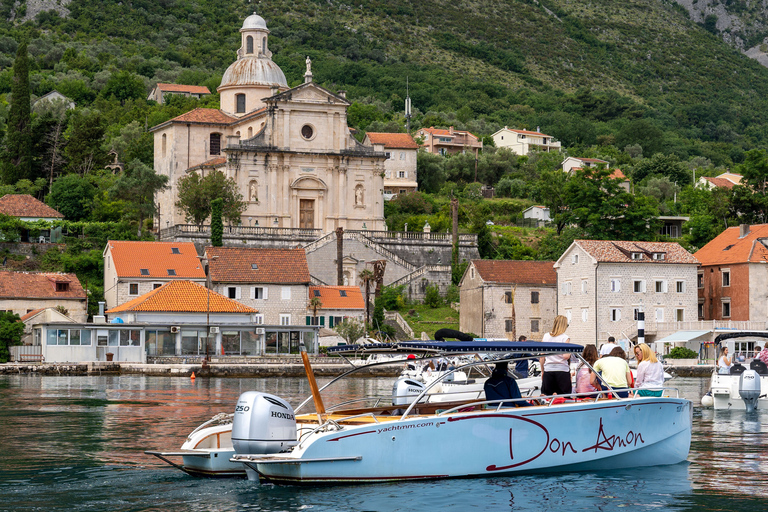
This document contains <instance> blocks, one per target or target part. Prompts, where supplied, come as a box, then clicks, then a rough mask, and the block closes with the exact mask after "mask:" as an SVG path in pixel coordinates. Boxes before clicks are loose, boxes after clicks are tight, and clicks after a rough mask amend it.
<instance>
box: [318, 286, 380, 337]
mask: <svg viewBox="0 0 768 512" xmlns="http://www.w3.org/2000/svg"><path fill="white" fill-rule="evenodd" d="M314 298H317V299H320V307H319V308H317V311H315V310H314V308H312V306H311V304H310V302H309V301H311V300H312V299H314ZM370 313H371V314H372V313H373V306H371V311H370ZM347 318H351V319H354V320H357V321H358V322H363V321H365V297H363V292H362V291H361V290H360V288H359V287H357V286H310V287H309V299H308V301H307V317H306V324H307V325H319V326H321V327H328V328H330V329H333V328H334V326H337V325H339V324H340V323H341V322H343V321H344V320H346V319H347Z"/></svg>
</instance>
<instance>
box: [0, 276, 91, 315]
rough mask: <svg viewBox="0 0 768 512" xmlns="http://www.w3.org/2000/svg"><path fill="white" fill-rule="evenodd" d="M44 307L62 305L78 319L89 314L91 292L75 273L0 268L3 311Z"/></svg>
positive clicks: (0, 300)
mask: <svg viewBox="0 0 768 512" xmlns="http://www.w3.org/2000/svg"><path fill="white" fill-rule="evenodd" d="M45 308H59V309H60V310H61V312H62V313H63V314H66V315H67V316H69V317H70V318H71V319H73V320H75V321H76V322H85V321H86V319H87V318H88V310H87V308H88V296H87V294H86V292H85V290H84V289H83V287H82V285H81V284H80V281H79V280H78V279H77V276H76V275H75V274H61V273H55V272H5V271H0V311H11V312H13V313H16V314H17V315H19V317H22V316H24V315H26V314H27V313H31V312H33V311H35V310H40V309H45Z"/></svg>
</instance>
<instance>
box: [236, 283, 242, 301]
mask: <svg viewBox="0 0 768 512" xmlns="http://www.w3.org/2000/svg"><path fill="white" fill-rule="evenodd" d="M240 298H241V296H240V287H239V286H238V287H236V288H235V299H238V300H239V299H240Z"/></svg>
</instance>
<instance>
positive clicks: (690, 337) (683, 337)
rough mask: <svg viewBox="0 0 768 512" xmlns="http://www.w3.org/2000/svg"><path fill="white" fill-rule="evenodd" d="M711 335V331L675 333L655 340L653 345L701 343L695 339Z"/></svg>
mask: <svg viewBox="0 0 768 512" xmlns="http://www.w3.org/2000/svg"><path fill="white" fill-rule="evenodd" d="M709 334H712V331H677V332H676V333H674V334H670V335H669V336H667V337H666V338H661V339H660V340H656V342H655V343H685V342H688V341H703V340H699V339H697V338H701V337H703V336H707V335H709Z"/></svg>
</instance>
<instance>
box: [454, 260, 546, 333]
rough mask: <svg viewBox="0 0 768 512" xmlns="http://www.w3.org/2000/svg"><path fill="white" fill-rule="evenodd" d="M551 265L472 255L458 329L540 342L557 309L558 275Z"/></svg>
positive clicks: (461, 287)
mask: <svg viewBox="0 0 768 512" xmlns="http://www.w3.org/2000/svg"><path fill="white" fill-rule="evenodd" d="M552 264H553V262H551V261H511V260H472V262H470V264H469V266H468V267H467V270H466V271H465V272H464V276H463V277H462V278H461V282H460V283H459V295H460V298H461V299H460V308H461V309H460V323H459V330H461V331H463V332H471V333H473V334H476V335H478V336H480V337H484V338H507V339H513V336H514V337H515V339H517V337H519V336H521V335H525V336H527V337H528V339H530V340H538V341H540V340H541V337H542V336H543V335H544V332H546V331H547V330H548V329H549V328H550V327H551V326H552V320H553V319H554V317H555V314H556V311H557V290H556V281H557V276H556V274H555V269H554V267H553V266H552ZM513 307H514V315H513V313H512V308H513ZM513 316H514V318H513Z"/></svg>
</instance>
